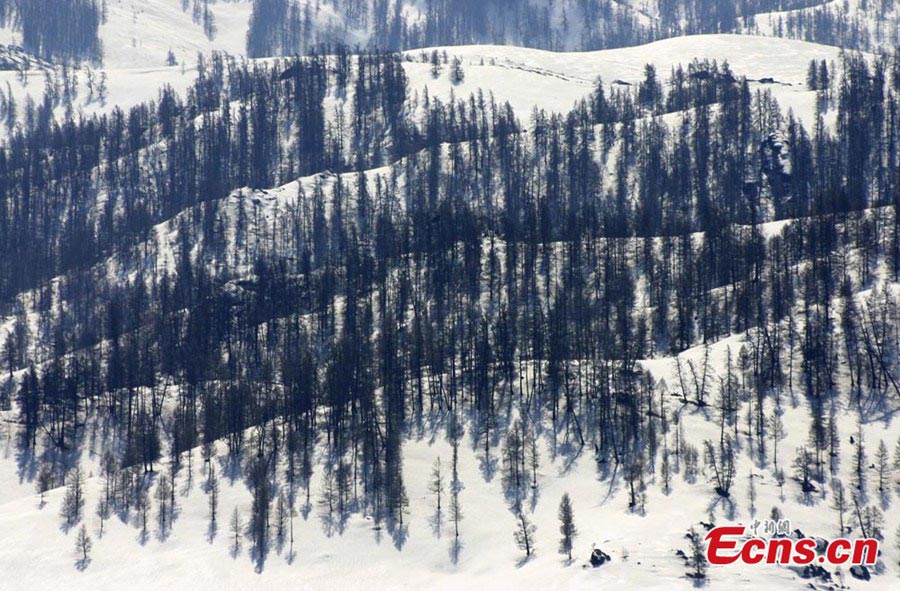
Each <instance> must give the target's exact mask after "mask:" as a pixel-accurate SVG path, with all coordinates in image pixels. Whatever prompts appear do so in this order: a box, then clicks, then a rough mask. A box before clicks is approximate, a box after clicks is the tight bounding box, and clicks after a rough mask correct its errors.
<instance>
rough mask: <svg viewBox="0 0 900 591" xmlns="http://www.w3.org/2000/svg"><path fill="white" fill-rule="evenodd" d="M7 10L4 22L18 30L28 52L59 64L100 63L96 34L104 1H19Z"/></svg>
mask: <svg viewBox="0 0 900 591" xmlns="http://www.w3.org/2000/svg"><path fill="white" fill-rule="evenodd" d="M4 4H6V3H4ZM9 10H10V11H11V12H10V14H9V16H8V17H7V20H8V21H9V22H13V23H16V24H17V25H18V26H19V27H21V31H22V45H23V46H24V47H25V49H27V50H28V51H30V52H32V53H34V54H36V55H39V56H41V57H43V58H47V59H54V60H59V61H75V62H82V61H87V62H100V61H101V60H102V59H103V47H102V44H101V43H100V38H99V36H98V31H99V28H100V24H101V23H103V22H105V19H106V0H19V1H18V2H15V3H9Z"/></svg>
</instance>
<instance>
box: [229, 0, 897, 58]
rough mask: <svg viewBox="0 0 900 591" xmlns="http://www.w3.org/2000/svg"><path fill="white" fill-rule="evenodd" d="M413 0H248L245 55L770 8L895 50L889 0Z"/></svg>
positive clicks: (788, 20) (654, 28)
mask: <svg viewBox="0 0 900 591" xmlns="http://www.w3.org/2000/svg"><path fill="white" fill-rule="evenodd" d="M409 4H410V2H408V0H379V1H377V2H374V3H373V2H366V1H362V0H347V1H343V2H339V3H338V2H335V3H333V4H326V5H325V6H323V5H320V4H315V5H312V3H309V2H301V1H299V0H254V2H253V12H252V17H251V20H250V26H249V30H248V33H247V50H248V54H249V55H250V56H253V57H263V56H273V55H292V54H295V53H304V52H306V51H309V50H310V49H312V48H315V47H317V46H319V45H320V44H323V43H330V44H333V43H341V42H344V43H346V42H349V41H350V40H358V39H365V40H366V43H367V44H368V45H369V46H371V47H380V48H385V49H392V50H402V49H411V48H416V47H433V46H441V45H464V44H472V43H496V44H514V45H524V46H528V47H537V48H543V49H551V50H556V51H559V50H592V49H603V48H612V47H623V46H632V45H639V44H642V43H647V42H649V41H653V40H656V39H661V38H665V37H671V36H674V35H695V34H703V33H733V32H758V30H759V25H760V23H759V22H757V18H756V15H761V14H765V13H770V12H778V13H779V16H778V18H777V20H776V21H774V22H772V23H770V25H771V30H772V33H773V34H775V35H778V36H783V37H791V38H796V39H805V40H809V41H815V42H818V43H826V44H831V45H838V46H842V47H852V48H856V49H866V50H868V49H871V48H872V47H885V48H890V47H894V46H895V45H896V44H897V40H898V37H897V36H898V35H900V26H898V25H900V21H898V19H900V13H897V12H896V10H895V9H894V6H893V3H892V2H890V1H889V0H880V1H879V2H869V3H867V4H866V5H865V6H864V7H862V8H861V9H860V13H858V14H857V13H849V12H848V7H845V6H844V5H843V4H841V3H836V4H835V3H830V4H828V5H826V6H822V4H823V2H822V1H821V0H789V1H787V2H785V1H784V0H742V1H741V2H735V1H734V0H656V1H655V2H650V3H648V4H645V5H643V6H642V10H641V11H637V10H635V9H634V8H632V7H630V6H629V5H627V4H624V3H621V2H618V3H617V2H613V1H610V0H586V1H584V0H581V1H571V0H569V1H563V2H525V3H523V2H511V1H509V0H487V1H485V0H481V1H473V0H428V2H425V3H424V4H423V5H420V6H416V10H414V11H409V10H407V8H408V5H409ZM782 12H785V13H786V16H782V14H781V13H782ZM770 18H771V17H770ZM873 23H874V25H873ZM873 26H874V30H871V29H872V27H873Z"/></svg>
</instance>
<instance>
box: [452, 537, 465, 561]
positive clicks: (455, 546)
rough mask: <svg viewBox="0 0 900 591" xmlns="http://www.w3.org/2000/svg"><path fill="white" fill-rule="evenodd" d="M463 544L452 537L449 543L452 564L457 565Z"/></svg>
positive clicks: (457, 538)
mask: <svg viewBox="0 0 900 591" xmlns="http://www.w3.org/2000/svg"><path fill="white" fill-rule="evenodd" d="M462 548H463V543H462V540H461V539H459V537H454V538H453V541H452V542H450V562H451V563H452V564H457V563H459V555H460V553H461V552H462Z"/></svg>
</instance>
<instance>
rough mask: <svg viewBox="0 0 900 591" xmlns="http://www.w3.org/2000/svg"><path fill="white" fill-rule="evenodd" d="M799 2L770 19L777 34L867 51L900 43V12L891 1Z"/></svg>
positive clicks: (751, 26)
mask: <svg viewBox="0 0 900 591" xmlns="http://www.w3.org/2000/svg"><path fill="white" fill-rule="evenodd" d="M797 4H798V6H794V7H791V8H792V10H789V11H788V12H787V13H786V14H784V15H782V14H779V15H778V16H777V18H775V17H772V16H770V17H769V18H768V25H769V26H770V28H771V30H772V32H773V33H774V34H775V35H777V36H779V37H790V38H792V39H803V40H805V41H813V42H815V43H824V44H826V45H835V46H839V47H852V48H855V49H861V50H865V51H872V50H877V49H881V48H890V47H896V46H897V44H898V43H900V11H898V10H897V4H896V2H893V1H892V0H869V1H864V2H859V3H854V4H851V3H842V2H835V3H826V2H806V4H809V6H803V4H804V3H803V2H798V3H797ZM851 7H853V9H854V11H852V12H851V11H850V10H849V9H850V8H851ZM775 10H781V9H778V8H776V9H775ZM758 24H759V23H755V25H758ZM754 29H755V26H754V25H750V26H749V27H748V30H750V31H753V30H754Z"/></svg>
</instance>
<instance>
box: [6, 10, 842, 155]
mask: <svg viewBox="0 0 900 591" xmlns="http://www.w3.org/2000/svg"><path fill="white" fill-rule="evenodd" d="M151 6H154V5H151ZM215 6H231V4H230V3H222V4H216V5H215ZM178 14H180V9H179V11H178ZM145 18H149V17H145ZM186 18H187V24H188V25H190V26H194V25H193V23H191V21H190V18H189V16H187V17H186ZM200 34H201V35H202V32H201V33H200ZM120 41H123V42H124V40H121V39H120ZM123 47H126V49H124V50H123V51H126V52H129V51H131V50H132V49H134V48H130V49H129V47H130V46H123ZM193 49H197V48H193V47H192V51H193ZM207 49H208V48H207ZM216 49H218V47H216ZM157 50H158V51H159V52H162V53H161V55H162V56H163V57H162V58H161V59H164V57H165V53H166V51H168V49H167V48H164V47H163V45H158V46H155V50H154V51H157ZM225 50H226V51H230V50H228V49H227V48H226V49H225ZM433 51H438V52H440V53H441V54H443V53H444V52H446V53H447V55H449V56H456V57H459V58H460V60H461V61H462V64H463V70H464V72H465V78H464V79H463V81H462V82H460V83H454V82H452V81H451V80H450V75H449V69H448V68H446V67H444V68H443V69H442V70H441V72H440V73H439V75H438V77H437V78H435V77H434V76H433V74H432V69H431V65H430V64H429V63H428V61H427V59H426V58H424V57H423V56H430V55H431V53H432V52H433ZM839 55H840V51H839V50H838V49H837V48H834V47H831V46H827V45H820V44H816V43H808V42H805V41H793V40H786V39H770V38H763V37H755V36H744V35H696V36H687V37H676V38H672V39H665V40H662V41H658V42H655V43H650V44H648V45H643V46H639V47H629V48H622V49H610V50H603V51H594V52H549V51H543V50H538V49H528V48H521V47H512V46H498V45H475V46H459V47H439V48H428V49H425V50H411V51H408V52H406V56H407V58H408V59H409V61H407V62H404V64H403V67H404V69H405V70H406V73H407V75H408V76H409V88H410V93H411V95H412V96H411V97H410V98H415V97H416V96H419V97H421V95H422V93H423V92H424V91H425V89H426V88H427V91H428V93H429V94H430V95H431V96H432V97H438V98H441V99H443V100H446V99H448V98H449V97H450V96H451V93H452V94H453V95H455V96H456V97H457V98H463V97H467V96H468V95H470V94H472V93H475V92H477V91H479V90H480V91H482V92H483V93H485V94H488V93H493V94H494V97H495V99H496V100H497V101H498V102H500V103H503V102H507V101H508V102H509V103H510V105H511V106H512V107H513V109H514V111H515V112H516V114H517V115H518V116H519V117H520V118H522V119H523V120H527V119H528V118H529V117H530V115H531V111H532V110H533V109H534V108H535V107H537V108H540V109H544V110H546V111H551V112H558V113H564V112H567V111H568V110H569V109H570V108H572V106H573V105H574V103H575V102H577V101H578V100H580V99H582V98H585V97H586V96H587V95H588V94H590V92H591V88H592V87H593V85H594V83H595V82H596V79H597V78H598V77H601V78H602V79H603V81H604V83H605V84H606V85H607V86H611V87H615V86H619V87H620V88H621V87H624V86H635V85H637V84H638V83H639V82H640V81H641V80H642V79H643V77H644V67H645V65H646V64H652V65H654V66H656V68H657V71H658V72H659V76H660V77H661V78H663V79H665V78H667V77H668V76H669V74H670V73H671V70H672V68H673V67H675V66H677V65H679V64H681V65H682V66H684V67H687V66H688V64H690V63H691V62H692V61H693V60H695V59H697V60H701V61H702V60H710V61H717V62H718V63H719V64H723V63H725V62H727V63H728V65H729V66H730V68H731V70H732V72H733V73H734V75H735V76H746V77H747V78H748V81H749V82H750V86H751V89H752V90H753V91H756V90H768V91H771V93H772V95H773V96H774V97H775V98H776V99H777V100H778V102H779V104H780V105H781V107H782V108H783V109H784V110H785V111H786V110H788V109H792V110H793V111H794V113H795V115H796V116H798V117H800V118H801V119H803V121H804V122H805V123H806V124H807V126H811V125H812V117H813V113H814V103H815V93H813V92H810V91H809V90H808V89H807V88H806V84H805V80H806V70H807V68H808V66H809V62H810V60H813V59H815V60H825V61H826V62H829V63H830V62H834V61H836V60H838V58H839ZM184 59H185V63H184V64H181V65H177V66H163V65H158V66H155V67H147V66H141V67H129V66H127V64H129V63H138V64H139V63H146V62H148V61H149V62H153V61H154V60H155V58H154V60H146V59H144V58H135V59H134V60H131V58H127V59H123V60H121V61H120V62H119V63H122V64H123V67H113V66H112V64H113V63H116V60H112V61H107V63H106V65H105V66H104V68H98V69H94V70H93V71H92V74H91V75H92V76H93V79H94V86H95V88H96V87H97V86H98V85H99V83H100V79H101V77H102V76H104V75H105V76H106V80H107V82H106V84H107V96H106V98H105V99H104V100H101V99H100V97H99V95H98V92H97V91H96V90H95V92H94V94H93V95H92V94H91V93H90V92H89V90H88V80H87V77H88V76H87V70H86V69H81V70H69V74H70V75H73V76H76V77H77V80H78V93H77V95H76V96H75V97H74V99H73V108H74V110H75V112H76V113H78V112H83V113H84V114H86V115H90V114H92V113H101V112H105V111H108V110H109V109H111V108H113V107H115V106H118V107H120V108H122V109H124V110H127V109H129V108H131V107H132V106H134V105H137V104H139V103H140V102H142V101H145V100H150V99H154V98H155V97H156V95H157V93H158V91H159V89H160V88H162V86H163V85H169V86H171V87H172V88H173V89H174V90H175V91H176V92H178V93H179V94H181V93H183V92H184V91H185V90H186V89H187V88H188V87H189V86H190V85H191V84H192V83H193V81H194V78H195V76H196V54H191V53H190V52H188V53H187V54H185V58H184ZM269 61H271V60H269ZM53 71H55V72H57V75H59V74H60V72H61V71H60V69H59V68H54V70H53ZM45 72H46V70H44V69H38V68H34V69H31V70H29V71H27V72H26V73H25V75H24V80H23V75H22V74H21V73H19V72H16V71H0V89H7V91H8V92H9V93H11V96H12V97H13V99H14V101H15V103H16V106H17V115H18V119H17V120H18V121H20V122H21V121H22V116H23V115H24V107H25V103H26V101H27V100H28V99H29V98H30V99H31V100H32V101H33V102H35V103H36V104H38V103H40V101H41V98H42V95H43V93H44V90H45V87H46V75H45ZM55 113H56V115H57V116H62V115H63V114H64V113H65V107H64V105H62V104H60V105H58V106H57V107H56V108H55ZM6 133H7V129H6V128H5V127H4V126H0V137H2V136H3V135H5V134H6Z"/></svg>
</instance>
